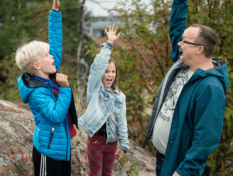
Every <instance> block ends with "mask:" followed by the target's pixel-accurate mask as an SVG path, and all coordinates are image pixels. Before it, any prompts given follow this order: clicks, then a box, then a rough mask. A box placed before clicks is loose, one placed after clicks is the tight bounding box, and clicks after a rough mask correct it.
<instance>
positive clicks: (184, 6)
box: [169, 0, 188, 62]
mask: <svg viewBox="0 0 233 176" xmlns="http://www.w3.org/2000/svg"><path fill="white" fill-rule="evenodd" d="M187 11H188V2H187V0H174V1H173V4H172V11H171V16H170V22H169V34H170V39H171V44H172V52H171V57H172V61H173V62H176V61H177V60H179V59H180V55H181V54H182V53H181V52H180V51H179V47H178V45H177V44H178V43H179V42H180V41H181V39H182V35H183V33H184V31H185V28H186V20H187Z"/></svg>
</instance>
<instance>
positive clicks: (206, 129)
mask: <svg viewBox="0 0 233 176" xmlns="http://www.w3.org/2000/svg"><path fill="white" fill-rule="evenodd" d="M195 104H196V106H195V116H194V117H195V118H194V119H193V121H194V135H193V139H192V145H191V147H190V148H189V150H188V151H187V153H186V155H185V158H184V160H183V162H181V164H180V165H179V167H178V168H177V169H176V172H177V173H178V174H180V175H182V176H183V175H185V176H190V175H191V173H192V171H195V170H198V169H199V167H200V166H201V165H203V164H204V163H206V161H207V159H208V155H209V154H210V153H211V152H212V151H213V150H214V149H215V148H217V146H218V145H219V143H220V140H221V134H222V126H223V119H224V113H225V106H226V97H225V95H224V92H223V90H221V89H220V88H219V87H218V86H217V85H206V86H201V88H200V90H199V93H198V95H197V97H196V102H195Z"/></svg>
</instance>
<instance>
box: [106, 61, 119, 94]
mask: <svg viewBox="0 0 233 176" xmlns="http://www.w3.org/2000/svg"><path fill="white" fill-rule="evenodd" d="M111 62H112V63H114V65H115V67H116V77H115V80H114V82H113V83H114V84H115V85H116V86H117V90H118V92H119V93H120V89H119V85H118V74H117V65H116V62H115V61H114V60H113V58H110V59H109V61H108V63H109V64H110V63H111Z"/></svg>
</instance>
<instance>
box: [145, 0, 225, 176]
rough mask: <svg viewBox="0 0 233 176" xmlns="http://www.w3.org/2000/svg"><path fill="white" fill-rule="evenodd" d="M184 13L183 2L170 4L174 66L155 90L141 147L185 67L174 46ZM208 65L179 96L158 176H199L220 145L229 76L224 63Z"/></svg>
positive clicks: (179, 35)
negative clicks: (174, 82)
mask: <svg viewBox="0 0 233 176" xmlns="http://www.w3.org/2000/svg"><path fill="white" fill-rule="evenodd" d="M187 10H188V3H187V0H174V1H173V6H172V12H171V18H170V25H169V32H170V38H171V43H172V60H173V61H174V62H175V63H174V64H173V66H172V67H171V68H170V70H169V71H168V72H167V74H166V76H165V78H164V79H163V82H162V83H161V85H160V87H159V89H158V91H157V94H156V97H155V102H154V106H153V111H152V116H151V121H150V124H149V127H148V130H147V134H146V139H145V143H144V145H143V147H145V146H146V144H147V143H148V141H149V140H150V138H151V136H152V133H153V129H154V124H155V121H156V118H157V114H158V113H159V111H160V108H161V106H162V105H163V102H164V99H165V98H166V95H167V93H168V90H169V88H170V86H171V84H172V82H173V80H174V78H175V76H176V74H177V73H178V71H179V70H180V69H183V68H187V67H186V66H183V65H181V64H180V63H179V57H180V54H181V52H179V50H178V46H177V43H178V42H179V41H180V40H181V38H182V35H183V32H184V30H185V28H186V19H187ZM212 62H213V64H214V66H215V67H216V68H215V69H210V70H206V71H205V70H202V69H199V68H198V69H197V70H196V71H195V73H194V74H193V76H192V77H191V78H190V80H189V81H188V82H187V83H186V84H185V85H184V87H183V89H182V91H181V93H180V96H179V99H178V101H177V105H176V108H175V111H174V116H173V121H172V126H171V131H170V136H169V140H168V145H167V150H166V153H165V158H164V161H163V165H162V169H161V173H160V175H161V176H171V175H173V173H174V172H175V171H176V172H177V173H178V174H179V175H181V176H201V175H202V174H203V172H204V169H205V163H206V161H207V159H208V155H209V154H210V153H211V152H212V151H213V150H214V149H215V148H216V147H217V146H218V145H219V143H220V139H221V134H222V126H223V119H224V113H225V106H226V97H225V94H224V92H225V91H226V90H227V89H228V87H229V75H228V70H227V64H226V63H224V62H221V61H219V60H218V59H215V58H213V59H212Z"/></svg>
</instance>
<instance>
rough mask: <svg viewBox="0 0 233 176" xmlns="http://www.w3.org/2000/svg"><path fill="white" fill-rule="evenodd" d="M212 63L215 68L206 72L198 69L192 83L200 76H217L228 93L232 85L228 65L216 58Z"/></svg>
mask: <svg viewBox="0 0 233 176" xmlns="http://www.w3.org/2000/svg"><path fill="white" fill-rule="evenodd" d="M212 62H213V65H214V67H215V68H213V69H209V70H206V71H204V70H202V69H199V68H198V69H197V70H196V72H195V74H194V75H193V77H192V78H191V79H190V81H191V80H193V79H198V78H199V77H200V76H201V77H206V76H216V77H218V79H219V80H220V81H221V83H222V85H223V88H224V91H225V92H226V91H227V89H228V87H229V84H230V83H229V74H228V69H227V63H225V62H221V61H220V60H218V59H216V58H212Z"/></svg>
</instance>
